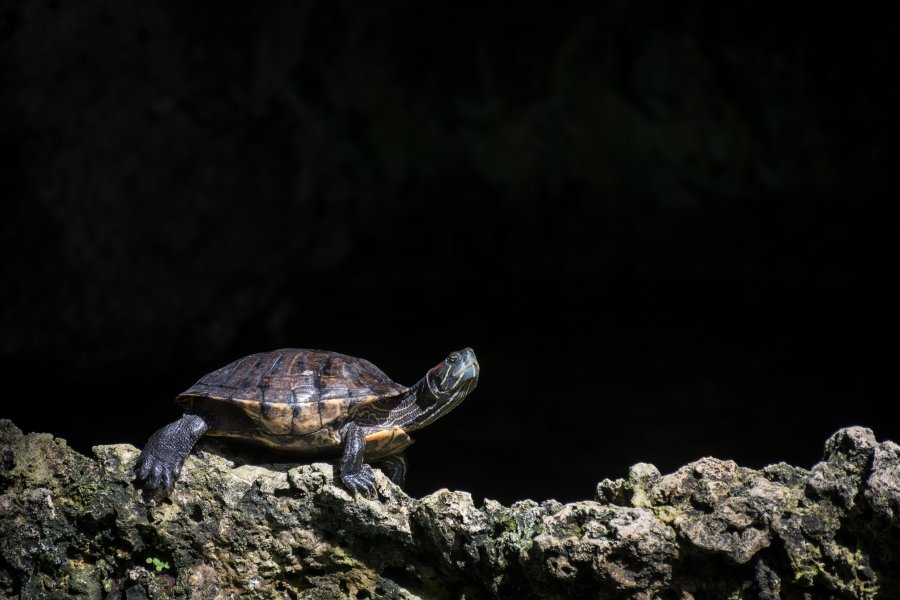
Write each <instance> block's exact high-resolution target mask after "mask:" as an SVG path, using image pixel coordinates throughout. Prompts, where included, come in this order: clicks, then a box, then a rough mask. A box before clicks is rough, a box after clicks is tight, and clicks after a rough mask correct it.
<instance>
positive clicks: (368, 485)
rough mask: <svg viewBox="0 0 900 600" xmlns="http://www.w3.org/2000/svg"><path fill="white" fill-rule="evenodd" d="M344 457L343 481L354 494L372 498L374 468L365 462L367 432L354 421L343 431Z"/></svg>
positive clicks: (342, 467)
mask: <svg viewBox="0 0 900 600" xmlns="http://www.w3.org/2000/svg"><path fill="white" fill-rule="evenodd" d="M342 439H343V442H344V456H343V457H342V458H341V481H343V482H344V485H345V486H347V489H349V490H350V491H351V492H353V493H354V494H357V493H361V494H363V495H364V496H371V495H373V494H374V493H375V475H374V474H373V473H372V467H370V466H369V465H367V464H365V463H364V462H363V456H364V455H365V451H366V432H365V431H364V430H363V428H362V427H360V426H359V425H357V424H356V423H354V422H353V421H351V422H349V423H347V425H345V426H344V428H343V430H342Z"/></svg>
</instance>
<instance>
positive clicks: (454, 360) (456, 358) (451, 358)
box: [447, 352, 459, 363]
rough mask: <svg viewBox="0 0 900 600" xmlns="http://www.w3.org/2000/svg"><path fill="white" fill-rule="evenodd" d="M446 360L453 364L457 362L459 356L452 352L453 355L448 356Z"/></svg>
mask: <svg viewBox="0 0 900 600" xmlns="http://www.w3.org/2000/svg"><path fill="white" fill-rule="evenodd" d="M447 360H448V361H450V362H452V363H455V362H457V361H459V354H457V353H456V352H454V353H453V354H451V355H450V356H448V357H447Z"/></svg>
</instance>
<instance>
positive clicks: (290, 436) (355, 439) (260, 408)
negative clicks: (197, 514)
mask: <svg viewBox="0 0 900 600" xmlns="http://www.w3.org/2000/svg"><path fill="white" fill-rule="evenodd" d="M479 370H480V367H479V365H478V360H477V359H476V357H475V352H474V351H473V350H472V349H471V348H465V349H463V350H459V351H457V352H452V353H451V354H450V355H448V356H447V358H445V359H444V360H442V361H441V362H440V363H438V364H437V365H436V366H434V367H433V368H431V369H430V370H429V371H428V373H426V375H425V376H424V377H423V378H422V379H420V380H419V381H418V382H417V383H415V384H413V385H412V386H410V387H405V386H402V385H400V384H398V383H395V382H394V381H392V380H391V379H390V378H389V377H388V376H387V375H385V373H384V372H383V371H381V369H379V368H378V367H376V366H375V365H373V364H372V363H371V362H369V361H367V360H365V359H362V358H355V357H352V356H347V355H345V354H340V353H338V352H331V351H327V350H309V349H303V348H284V349H281V350H274V351H271V352H262V353H258V354H252V355H250V356H246V357H244V358H241V359H239V360H236V361H234V362H232V363H230V364H228V365H226V366H224V367H222V368H221V369H218V370H216V371H213V372H212V373H209V374H208V375H206V376H204V377H202V378H201V379H200V380H199V381H198V382H197V383H195V384H194V385H193V386H192V387H190V388H189V389H188V390H186V391H185V392H183V393H181V394H179V395H178V397H177V398H176V399H175V401H176V402H177V403H178V404H180V405H181V406H183V407H184V408H185V411H184V415H183V416H182V417H181V418H180V419H178V420H177V421H175V422H173V423H169V424H168V425H166V426H164V427H162V428H161V429H159V430H157V431H156V432H155V433H153V434H152V435H151V436H150V438H149V439H148V440H147V443H146V444H145V445H144V448H143V450H142V451H141V454H140V456H139V457H138V460H137V462H136V463H135V468H134V472H135V476H136V479H137V480H138V483H139V484H142V485H143V486H144V487H145V488H148V489H151V490H154V489H155V490H171V489H172V487H173V486H174V484H175V481H176V480H177V479H178V477H179V475H180V474H181V467H182V465H183V464H184V461H185V459H186V458H187V456H188V454H189V453H190V452H191V448H193V446H194V444H195V443H196V442H197V440H198V439H200V437H201V436H204V435H207V436H221V437H226V438H235V439H237V440H240V441H242V442H248V443H251V444H255V445H259V446H264V447H267V448H270V449H274V450H279V451H284V452H289V453H292V454H294V455H297V456H301V457H302V456H309V457H315V456H322V457H328V456H340V457H341V458H340V477H341V481H342V482H343V484H344V485H345V486H346V487H347V488H348V489H349V490H350V491H352V492H353V493H354V494H358V493H361V494H363V495H366V496H370V495H372V494H373V493H374V477H373V473H372V468H371V467H370V466H369V464H367V463H369V462H376V463H378V466H379V468H380V469H381V470H382V472H384V473H385V475H387V476H388V478H389V479H391V481H393V482H394V483H396V484H397V485H399V486H401V487H402V486H403V485H404V482H405V479H406V471H407V463H406V459H405V457H404V454H403V451H404V450H405V449H406V448H407V447H408V446H409V445H410V444H412V443H413V439H412V438H411V437H410V435H409V432H411V431H415V430H417V429H420V428H421V427H424V426H426V425H428V424H430V423H432V422H434V421H435V420H436V419H438V418H440V417H441V416H443V415H445V414H447V413H448V412H450V411H451V410H453V409H454V408H456V407H457V406H458V405H459V403H460V402H462V401H463V400H464V399H465V397H466V396H467V395H468V394H469V393H470V392H471V391H472V390H473V389H475V386H476V384H477V383H478V375H479Z"/></svg>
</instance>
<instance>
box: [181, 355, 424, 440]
mask: <svg viewBox="0 0 900 600" xmlns="http://www.w3.org/2000/svg"><path fill="white" fill-rule="evenodd" d="M407 390H408V388H406V387H404V386H402V385H399V384H397V383H394V382H393V381H391V379H390V378H389V377H388V376H387V375H385V374H384V372H383V371H381V369H379V368H378V367H376V366H375V365H373V364H372V363H370V362H369V361H367V360H364V359H361V358H354V357H352V356H347V355H345V354H339V353H337V352H329V351H325V350H305V349H299V348H288V349H283V350H275V351H272V352H264V353H259V354H252V355H250V356H246V357H244V358H241V359H239V360H236V361H234V362H233V363H231V364H229V365H226V366H224V367H222V368H221V369H218V370H216V371H213V372H212V373H210V374H208V375H206V376H204V377H203V378H202V379H200V381H198V382H197V383H196V384H194V385H193V386H192V387H191V388H190V389H188V390H186V391H185V392H183V393H182V394H181V395H179V396H178V398H177V401H178V402H180V403H182V404H185V405H188V406H190V405H191V404H192V401H193V400H196V399H202V400H205V401H209V400H212V401H214V402H225V403H228V404H230V405H232V406H234V407H237V408H239V409H240V410H241V411H242V412H243V413H244V414H246V415H247V416H248V417H249V418H250V419H251V420H252V421H253V422H254V423H256V424H257V425H258V427H259V431H252V430H247V429H246V428H239V429H234V428H226V429H218V428H216V427H212V428H211V429H210V430H209V431H208V432H207V435H214V436H217V435H224V436H228V437H241V438H245V439H255V440H257V441H258V442H259V443H262V444H265V445H270V446H275V447H281V448H287V447H292V448H295V449H304V448H308V449H312V448H316V447H319V448H322V447H324V446H328V445H334V444H337V443H339V438H338V437H337V435H336V433H335V432H334V431H333V430H334V429H335V428H336V427H338V426H339V425H340V423H341V421H342V417H344V416H346V415H347V413H348V411H349V410H350V409H351V408H353V407H354V406H357V405H359V404H363V403H366V402H372V401H375V400H378V399H380V398H386V397H390V396H394V395H397V394H401V393H403V392H406V391H407ZM329 425H330V426H331V427H330V428H329V429H323V428H326V427H328V426H329ZM330 430H331V431H330ZM329 431H330V432H329Z"/></svg>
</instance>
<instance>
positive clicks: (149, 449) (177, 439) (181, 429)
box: [134, 413, 209, 490]
mask: <svg viewBox="0 0 900 600" xmlns="http://www.w3.org/2000/svg"><path fill="white" fill-rule="evenodd" d="M207 429H209V423H208V422H207V421H206V419H204V418H203V417H201V416H200V415H197V414H193V413H188V414H185V415H184V416H183V417H181V418H180V419H178V420H177V421H175V422H174V423H169V424H168V425H166V426H165V427H163V428H161V429H159V430H157V431H156V432H155V433H154V434H153V435H151V436H150V439H149V440H147V443H146V444H145V445H144V449H143V450H142V451H141V455H140V456H139V457H138V459H137V463H135V466H134V472H135V475H136V476H137V479H138V480H139V481H142V482H143V483H144V486H145V487H148V488H164V489H167V490H169V489H172V486H174V485H175V481H176V480H177V479H178V476H179V475H181V466H182V465H183V464H184V461H185V459H186V458H187V456H188V454H189V453H190V451H191V448H193V446H194V444H195V443H196V441H197V440H198V439H200V436H202V435H203V434H204V433H206V430H207Z"/></svg>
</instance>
